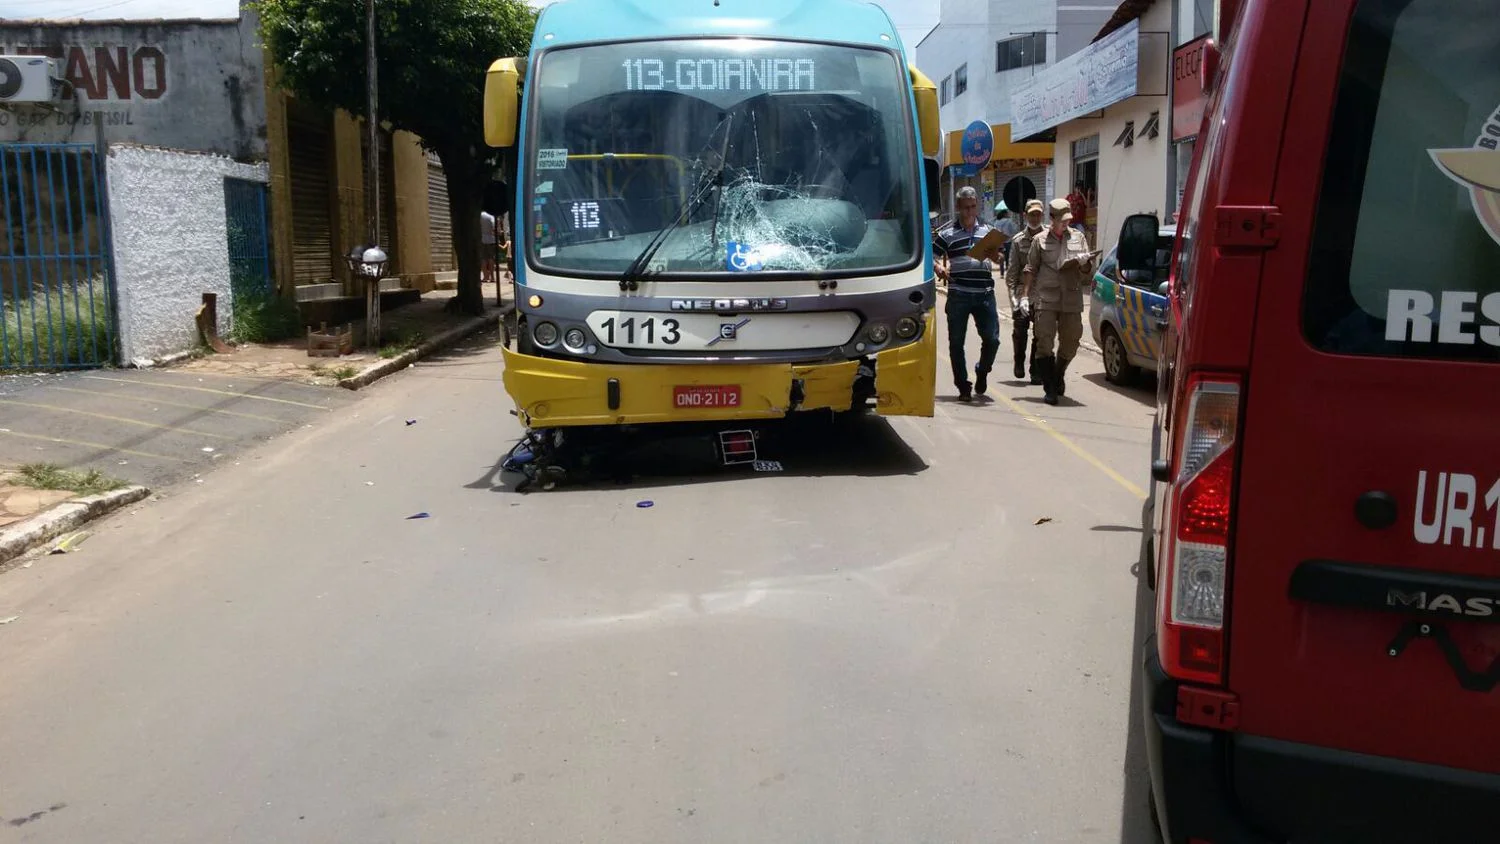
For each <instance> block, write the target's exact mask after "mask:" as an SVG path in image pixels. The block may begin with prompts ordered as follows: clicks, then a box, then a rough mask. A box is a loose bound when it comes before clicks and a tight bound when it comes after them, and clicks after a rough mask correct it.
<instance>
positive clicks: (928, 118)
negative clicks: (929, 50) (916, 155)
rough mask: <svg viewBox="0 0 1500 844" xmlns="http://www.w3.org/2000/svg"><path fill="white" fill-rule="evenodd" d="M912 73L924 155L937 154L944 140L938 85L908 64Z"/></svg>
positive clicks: (913, 94) (912, 87) (913, 91)
mask: <svg viewBox="0 0 1500 844" xmlns="http://www.w3.org/2000/svg"><path fill="white" fill-rule="evenodd" d="M907 70H908V72H909V73H910V74H911V93H912V96H913V97H914V98H915V99H916V103H917V128H918V134H919V135H920V136H921V141H922V155H924V156H936V155H937V154H938V146H939V145H940V144H941V142H942V131H941V128H940V123H939V121H938V92H937V85H934V84H933V82H932V80H931V79H928V78H927V77H926V76H925V75H924V74H923V73H922V71H920V70H917V68H916V66H915V65H907Z"/></svg>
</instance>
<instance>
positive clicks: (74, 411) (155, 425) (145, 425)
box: [0, 399, 230, 440]
mask: <svg viewBox="0 0 1500 844" xmlns="http://www.w3.org/2000/svg"><path fill="white" fill-rule="evenodd" d="M0 403H3V404H13V405H16V406H18V407H35V408H38V409H40V410H52V411H56V412H58V413H72V414H75V415H77V416H92V417H94V418H95V419H107V420H109V421H110V422H119V423H122V424H125V425H140V426H141V427H143V428H156V429H157V430H160V431H177V432H178V433H183V434H193V435H194V436H199V437H209V438H210V439H215V440H227V439H230V437H226V436H224V435H223V434H210V433H209V432H207V431H195V430H193V429H192V428H179V427H178V426H176V425H163V424H161V423H159V422H142V421H141V420H139V419H128V418H126V417H124V416H111V415H109V414H108V413H94V412H92V411H88V410H78V409H76V408H71V407H59V406H57V405H55V404H38V403H36V402H29V401H16V400H15V399H0Z"/></svg>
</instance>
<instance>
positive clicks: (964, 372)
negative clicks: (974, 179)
mask: <svg viewBox="0 0 1500 844" xmlns="http://www.w3.org/2000/svg"><path fill="white" fill-rule="evenodd" d="M955 205H956V206H957V209H958V222H956V223H950V224H948V225H947V226H944V227H943V229H942V230H940V231H939V232H938V233H937V238H936V239H935V240H934V243H933V246H934V247H935V250H934V258H935V259H936V260H935V263H936V272H937V276H938V278H941V279H943V280H945V281H947V282H948V305H947V308H946V313H947V315H948V357H949V358H950V360H951V361H952V363H953V386H955V387H957V388H958V399H959V401H969V400H970V399H971V397H972V394H973V393H978V394H979V395H981V396H982V395H984V394H985V391H986V390H987V389H988V388H989V374H990V369H991V368H993V367H994V365H995V353H996V352H998V351H999V350H1000V314H999V313H998V312H997V311H996V309H995V278H994V276H993V275H992V274H991V272H992V270H993V269H994V264H993V262H992V261H991V260H989V259H988V258H986V259H978V258H971V257H969V249H970V248H972V247H973V246H974V244H976V243H978V242H979V241H980V240H981V239H982V238H983V237H984V236H985V235H986V234H989V231H990V227H989V226H987V225H985V224H984V223H981V222H980V221H979V194H978V192H977V191H975V190H974V189H973V188H971V187H963V188H959V190H958V195H957V196H956V197H955ZM971 318H972V319H973V320H974V330H975V331H976V332H978V334H979V363H978V365H976V366H975V367H974V382H973V383H972V384H971V383H970V382H969V370H968V368H967V364H966V363H965V362H964V335H965V334H967V333H968V330H969V320H970V319H971ZM971 391H972V392H971Z"/></svg>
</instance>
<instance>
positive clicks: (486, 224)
mask: <svg viewBox="0 0 1500 844" xmlns="http://www.w3.org/2000/svg"><path fill="white" fill-rule="evenodd" d="M479 249H480V255H479V257H480V265H479V280H480V282H482V283H484V284H489V283H491V282H494V281H497V280H498V277H497V276H496V275H495V255H496V252H495V215H494V214H491V213H490V212H488V211H480V212H479Z"/></svg>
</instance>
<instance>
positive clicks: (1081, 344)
mask: <svg viewBox="0 0 1500 844" xmlns="http://www.w3.org/2000/svg"><path fill="white" fill-rule="evenodd" d="M937 292H939V293H941V294H942V295H944V296H947V295H948V288H946V287H944V286H942V285H941V284H939V285H937ZM1000 321H1001V322H1014V321H1015V320H1012V319H1011V318H1010V314H1009V313H1007V312H1006V311H1005V310H1003V309H1002V310H1001V311H1000ZM1084 328H1085V329H1087V328H1088V326H1087V325H1085V326H1084ZM1078 348H1080V349H1088V350H1089V351H1090V352H1093V353H1094V354H1096V355H1098V356H1099V357H1101V358H1102V357H1104V350H1103V349H1101V348H1099V347H1098V346H1095V345H1094V344H1093V343H1092V342H1090V341H1089V340H1088V331H1087V330H1085V331H1084V337H1082V338H1080V339H1079V341H1078Z"/></svg>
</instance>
